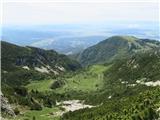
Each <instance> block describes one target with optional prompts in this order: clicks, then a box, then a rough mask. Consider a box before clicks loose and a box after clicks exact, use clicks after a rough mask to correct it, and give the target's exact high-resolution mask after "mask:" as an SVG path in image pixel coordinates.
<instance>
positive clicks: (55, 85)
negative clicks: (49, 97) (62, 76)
mask: <svg viewBox="0 0 160 120" xmlns="http://www.w3.org/2000/svg"><path fill="white" fill-rule="evenodd" d="M64 84H65V83H64V80H56V81H55V82H53V83H52V85H51V87H50V88H51V89H56V88H60V87H62V86H63V85H64Z"/></svg>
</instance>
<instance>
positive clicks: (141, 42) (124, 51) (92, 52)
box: [77, 36, 160, 66]
mask: <svg viewBox="0 0 160 120" xmlns="http://www.w3.org/2000/svg"><path fill="white" fill-rule="evenodd" d="M152 49H160V42H159V41H155V40H149V39H139V38H136V37H133V36H113V37H110V38H108V39H106V40H104V41H102V42H100V43H98V44H96V45H94V46H91V47H89V48H87V49H85V50H84V51H83V52H82V53H81V54H79V55H77V60H78V61H79V62H80V63H81V64H82V65H84V66H86V65H92V64H100V63H105V62H111V61H113V60H116V59H123V58H126V57H127V56H128V57H129V56H132V55H134V54H135V53H139V52H142V53H143V52H147V51H149V50H152Z"/></svg>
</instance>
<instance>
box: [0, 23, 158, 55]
mask: <svg viewBox="0 0 160 120" xmlns="http://www.w3.org/2000/svg"><path fill="white" fill-rule="evenodd" d="M123 24H124V23H123ZM150 24H151V23H150ZM150 24H149V23H145V25H142V26H141V27H140V28H132V27H131V26H129V27H127V25H125V24H124V25H123V26H114V25H113V23H112V24H111V25H110V24H108V25H105V24H104V25H103V24H102V25H98V26H97V25H44V26H19V27H17V26H10V27H4V28H3V30H2V33H1V35H0V36H1V40H5V41H7V42H10V43H13V44H17V45H20V46H33V47H39V48H43V49H54V50H56V51H57V52H59V53H63V54H66V55H71V54H77V53H79V52H82V51H83V50H84V49H86V48H88V47H90V46H92V45H95V44H97V43H98V42H100V41H102V40H105V39H106V38H108V37H110V36H114V35H129V36H137V37H139V38H148V39H156V40H159V33H158V32H157V31H158V28H157V27H153V26H152V25H153V24H151V25H150ZM151 26H152V27H151ZM117 27H118V28H117Z"/></svg>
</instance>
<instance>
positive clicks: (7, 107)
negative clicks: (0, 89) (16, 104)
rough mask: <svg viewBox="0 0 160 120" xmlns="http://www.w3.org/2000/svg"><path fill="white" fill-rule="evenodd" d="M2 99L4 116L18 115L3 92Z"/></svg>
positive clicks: (0, 96)
mask: <svg viewBox="0 0 160 120" xmlns="http://www.w3.org/2000/svg"><path fill="white" fill-rule="evenodd" d="M0 99H1V112H2V114H3V117H5V116H11V117H15V116H16V115H15V113H14V111H13V109H12V107H11V106H10V104H9V103H8V100H7V98H6V97H4V96H3V94H2V93H1V95H0Z"/></svg>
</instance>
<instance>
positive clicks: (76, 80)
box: [26, 65, 108, 93]
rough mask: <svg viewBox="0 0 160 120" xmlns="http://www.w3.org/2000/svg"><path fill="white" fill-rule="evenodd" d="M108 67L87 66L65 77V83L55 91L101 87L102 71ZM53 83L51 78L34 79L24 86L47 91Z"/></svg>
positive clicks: (29, 88) (86, 89)
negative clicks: (85, 68)
mask: <svg viewBox="0 0 160 120" xmlns="http://www.w3.org/2000/svg"><path fill="white" fill-rule="evenodd" d="M107 69H108V67H106V66H103V65H94V66H92V67H89V68H88V69H87V70H85V71H83V72H80V73H78V74H76V75H74V76H71V77H69V78H66V80H65V82H66V84H65V85H64V86H63V87H61V88H58V89H55V90H54V91H55V92H58V93H65V92H69V91H77V92H78V91H83V92H90V91H95V90H97V89H98V88H102V87H103V72H104V71H106V70H107ZM52 83H53V80H44V81H36V82H35V81H34V82H31V84H28V85H27V86H26V87H27V88H28V90H29V91H30V90H32V89H33V90H38V91H48V90H51V89H49V88H50V85H51V84H52Z"/></svg>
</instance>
